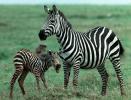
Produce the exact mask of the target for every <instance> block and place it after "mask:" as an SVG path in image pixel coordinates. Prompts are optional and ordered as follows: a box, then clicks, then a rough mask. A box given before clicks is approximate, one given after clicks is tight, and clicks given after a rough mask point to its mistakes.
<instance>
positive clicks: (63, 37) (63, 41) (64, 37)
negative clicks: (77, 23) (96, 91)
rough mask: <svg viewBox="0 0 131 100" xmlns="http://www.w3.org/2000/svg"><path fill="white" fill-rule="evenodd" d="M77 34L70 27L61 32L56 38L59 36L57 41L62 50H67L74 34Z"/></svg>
mask: <svg viewBox="0 0 131 100" xmlns="http://www.w3.org/2000/svg"><path fill="white" fill-rule="evenodd" d="M74 33H75V32H74V31H73V29H71V28H70V27H66V28H65V29H63V30H60V31H59V32H58V33H57V34H56V36H57V40H58V43H59V44H60V46H61V47H62V48H61V49H66V47H67V45H68V44H69V42H70V37H71V36H72V34H74Z"/></svg>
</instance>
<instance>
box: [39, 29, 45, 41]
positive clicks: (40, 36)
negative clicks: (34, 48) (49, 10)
mask: <svg viewBox="0 0 131 100" xmlns="http://www.w3.org/2000/svg"><path fill="white" fill-rule="evenodd" d="M39 38H40V40H46V38H47V36H46V35H45V30H44V29H42V30H40V32H39Z"/></svg>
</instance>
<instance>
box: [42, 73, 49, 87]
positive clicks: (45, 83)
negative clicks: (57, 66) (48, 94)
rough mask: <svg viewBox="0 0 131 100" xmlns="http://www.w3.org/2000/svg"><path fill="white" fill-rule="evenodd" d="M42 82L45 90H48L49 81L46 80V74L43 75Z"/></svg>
mask: <svg viewBox="0 0 131 100" xmlns="http://www.w3.org/2000/svg"><path fill="white" fill-rule="evenodd" d="M41 80H42V82H43V84H44V86H45V88H46V89H48V86H47V81H46V79H45V76H44V74H42V75H41Z"/></svg>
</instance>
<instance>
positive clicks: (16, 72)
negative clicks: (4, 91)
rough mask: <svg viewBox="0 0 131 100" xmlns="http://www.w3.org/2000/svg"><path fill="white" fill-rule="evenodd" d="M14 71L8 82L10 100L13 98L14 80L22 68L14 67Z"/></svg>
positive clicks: (20, 66)
mask: <svg viewBox="0 0 131 100" xmlns="http://www.w3.org/2000/svg"><path fill="white" fill-rule="evenodd" d="M15 66H16V69H15V73H14V75H13V77H12V79H11V81H10V96H9V97H10V98H12V97H13V88H14V84H15V82H16V79H17V78H18V76H19V75H20V74H21V73H22V71H23V66H22V65H15Z"/></svg>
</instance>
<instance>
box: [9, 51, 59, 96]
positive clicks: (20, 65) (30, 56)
mask: <svg viewBox="0 0 131 100" xmlns="http://www.w3.org/2000/svg"><path fill="white" fill-rule="evenodd" d="M40 53H41V52H39V54H40ZM39 54H34V53H32V52H31V51H30V50H27V49H21V50H20V51H18V52H17V53H16V55H15V57H14V65H15V73H14V75H13V78H12V79H11V81H10V97H11V98H12V96H13V95H12V94H13V87H14V84H15V81H16V79H17V78H18V77H19V76H20V77H19V79H18V83H19V86H20V88H21V91H22V93H23V95H24V94H25V90H24V87H23V84H24V80H25V78H26V76H27V74H28V73H29V72H32V73H33V74H34V75H35V77H36V81H37V88H38V90H39V89H40V86H39V80H40V79H41V80H42V81H43V83H44V86H45V88H47V82H46V80H45V76H44V74H45V72H46V71H47V70H48V69H49V67H51V66H54V68H55V70H56V72H58V71H59V68H60V62H59V60H58V57H57V55H56V53H54V52H52V51H49V52H48V53H47V54H40V55H39ZM38 55H39V56H38Z"/></svg>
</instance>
